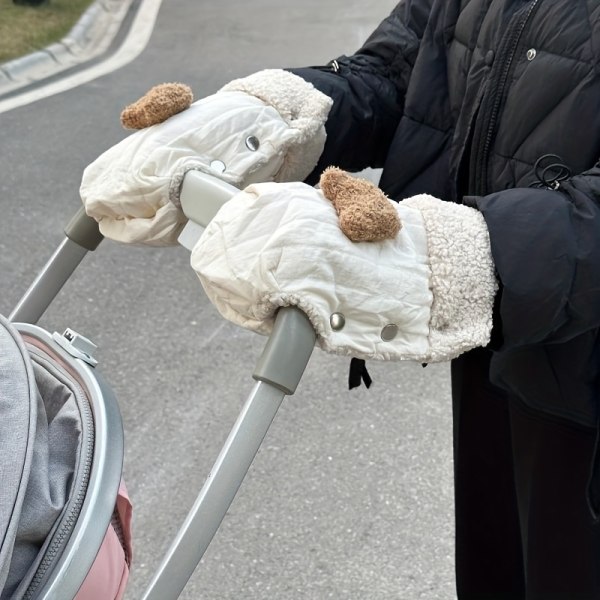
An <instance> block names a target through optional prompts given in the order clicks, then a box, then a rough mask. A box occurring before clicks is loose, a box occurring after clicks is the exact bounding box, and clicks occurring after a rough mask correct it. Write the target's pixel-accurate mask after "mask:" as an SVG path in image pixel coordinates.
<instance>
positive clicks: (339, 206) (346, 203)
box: [320, 167, 402, 242]
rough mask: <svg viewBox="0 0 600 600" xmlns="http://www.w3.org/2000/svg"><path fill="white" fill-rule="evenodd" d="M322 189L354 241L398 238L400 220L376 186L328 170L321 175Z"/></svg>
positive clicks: (331, 168)
mask: <svg viewBox="0 0 600 600" xmlns="http://www.w3.org/2000/svg"><path fill="white" fill-rule="evenodd" d="M320 186H321V191H322V192H323V195H324V196H325V197H326V198H327V199H328V200H330V201H331V202H332V204H333V206H334V207H335V210H336V211H337V213H338V216H339V221H340V228H341V230H342V231H343V233H344V235H345V236H346V237H347V238H349V239H350V240H352V241H353V242H375V241H380V240H385V239H393V238H395V237H396V235H398V232H399V231H400V228H401V227H402V223H401V222H400V217H398V213H397V212H396V209H395V208H394V205H393V204H392V202H391V200H390V199H389V198H388V197H387V196H386V195H385V194H384V193H383V192H382V191H381V190H380V189H379V188H378V187H377V186H376V185H375V184H374V183H371V182H370V181H367V180H366V179H359V178H357V177H352V175H350V174H349V173H346V172H345V171H342V170H341V169H338V168H337V167H328V168H327V169H325V171H323V174H322V175H321V179H320Z"/></svg>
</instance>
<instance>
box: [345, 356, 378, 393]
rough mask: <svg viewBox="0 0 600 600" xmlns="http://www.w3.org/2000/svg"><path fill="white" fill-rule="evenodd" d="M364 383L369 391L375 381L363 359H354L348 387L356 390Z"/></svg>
mask: <svg viewBox="0 0 600 600" xmlns="http://www.w3.org/2000/svg"><path fill="white" fill-rule="evenodd" d="M362 382H364V384H365V385H366V386H367V389H368V388H370V387H371V383H373V380H372V379H371V376H370V375H369V372H368V371H367V366H366V364H365V361H364V360H362V359H361V358H353V359H352V360H351V361H350V371H349V373H348V387H349V389H351V390H352V389H354V388H357V387H360V384H361V383H362Z"/></svg>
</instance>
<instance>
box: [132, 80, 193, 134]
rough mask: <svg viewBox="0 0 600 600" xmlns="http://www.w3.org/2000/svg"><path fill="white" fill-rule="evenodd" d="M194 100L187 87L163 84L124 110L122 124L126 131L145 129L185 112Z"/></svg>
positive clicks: (177, 84) (179, 84)
mask: <svg viewBox="0 0 600 600" xmlns="http://www.w3.org/2000/svg"><path fill="white" fill-rule="evenodd" d="M193 100H194V96H193V94H192V90H191V89H190V88H189V87H188V86H187V85H184V84H183V83H161V84H160V85H156V86H154V87H153V88H152V89H151V90H149V91H148V92H146V93H145V94H144V95H143V96H142V97H141V98H140V99H139V100H138V101H137V102H134V103H133V104H130V105H129V106H127V107H125V108H124V109H123V112H122V113H121V124H122V125H123V127H125V129H144V128H145V127H150V125H156V123H162V122H163V121H166V120H167V119H168V118H169V117H172V116H173V115H175V114H177V113H179V112H181V111H182V110H185V109H186V108H188V107H189V106H190V105H191V103H192V102H193Z"/></svg>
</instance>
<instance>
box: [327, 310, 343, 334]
mask: <svg viewBox="0 0 600 600" xmlns="http://www.w3.org/2000/svg"><path fill="white" fill-rule="evenodd" d="M329 324H330V325H331V329H333V330H334V331H340V330H341V329H343V328H344V325H345V324H346V317H344V315H343V314H342V313H333V314H332V315H331V316H330V317H329Z"/></svg>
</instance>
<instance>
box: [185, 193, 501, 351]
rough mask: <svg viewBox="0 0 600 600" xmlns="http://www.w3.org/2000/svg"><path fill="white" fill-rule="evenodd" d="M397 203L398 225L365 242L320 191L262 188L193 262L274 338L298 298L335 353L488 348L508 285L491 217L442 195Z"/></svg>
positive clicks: (218, 297)
mask: <svg viewBox="0 0 600 600" xmlns="http://www.w3.org/2000/svg"><path fill="white" fill-rule="evenodd" d="M388 202H390V204H391V205H393V207H394V208H395V210H396V211H397V213H398V216H399V217H400V221H401V223H402V227H401V229H400V231H399V233H398V234H397V235H396V236H395V237H394V238H393V239H386V240H383V241H377V242H358V243H355V242H352V241H350V240H349V239H348V238H347V237H346V236H345V235H344V234H343V233H342V231H341V230H340V226H339V224H338V215H337V213H336V209H335V208H334V206H333V205H332V204H331V203H330V202H329V201H328V200H327V199H326V198H325V197H324V196H323V194H322V193H321V191H320V190H317V189H315V188H312V187H309V186H307V185H305V184H302V183H289V184H277V183H264V184H256V185H251V186H250V187H248V188H247V189H246V190H245V191H244V192H241V193H240V194H238V195H236V196H235V197H234V198H233V199H232V200H231V201H230V202H228V203H227V204H226V205H225V206H224V207H223V208H222V209H221V210H220V211H219V213H218V214H217V216H216V217H215V218H214V219H213V220H212V221H211V223H210V224H209V225H208V227H207V228H206V230H205V231H204V233H203V235H202V237H201V238H200V240H199V242H198V243H197V245H196V246H195V248H194V249H193V251H192V257H191V263H192V267H193V268H194V270H195V271H196V272H197V274H198V276H199V278H200V281H201V282H202V285H203V287H204V289H205V291H206V293H207V294H208V296H209V298H210V299H211V301H212V302H213V303H214V305H215V306H216V307H217V309H218V310H219V311H220V313H221V314H222V315H223V316H224V317H226V318H227V319H229V320H231V321H233V322H234V323H237V324H238V325H241V326H243V327H246V328H248V329H252V330H254V331H257V332H259V333H265V334H266V333H268V332H269V331H270V330H271V328H272V325H273V321H274V315H275V313H276V311H277V309H278V308H279V307H281V306H291V305H294V306H298V307H299V308H300V309H302V310H303V311H304V312H305V313H306V314H307V315H308V317H309V319H310V321H311V323H312V325H313V326H314V328H315V330H316V332H317V340H318V341H317V343H318V345H319V346H320V347H321V348H322V349H324V350H326V351H328V352H332V353H336V354H344V355H351V356H355V357H358V358H364V359H383V360H416V361H422V362H430V361H432V362H433V361H442V360H448V359H450V358H453V357H455V356H457V355H459V354H461V353H462V352H464V351H466V350H469V349H470V348H473V347H475V346H483V345H486V344H487V343H488V342H489V337H490V333H491V328H492V305H493V299H494V295H495V292H496V288H497V285H496V280H495V277H494V266H493V262H492V258H491V253H490V244H489V237H488V232H487V228H486V225H485V222H484V220H483V217H482V216H481V215H480V214H479V213H478V212H477V211H476V210H474V209H472V208H468V207H465V206H459V205H456V204H451V203H447V202H442V201H440V200H437V199H435V198H433V197H431V196H424V195H423V196H416V197H413V198H410V199H408V200H405V201H404V202H402V203H401V204H399V205H396V204H395V203H393V202H391V201H390V200H388Z"/></svg>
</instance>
